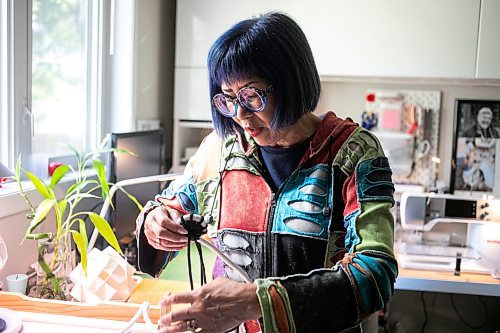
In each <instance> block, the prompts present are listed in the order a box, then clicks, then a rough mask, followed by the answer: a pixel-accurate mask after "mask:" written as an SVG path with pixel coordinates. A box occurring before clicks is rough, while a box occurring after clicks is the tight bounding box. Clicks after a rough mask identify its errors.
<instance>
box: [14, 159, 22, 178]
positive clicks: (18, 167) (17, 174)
mask: <svg viewBox="0 0 500 333" xmlns="http://www.w3.org/2000/svg"><path fill="white" fill-rule="evenodd" d="M15 177H16V180H17V181H20V180H21V155H19V157H18V158H17V162H16V170H15Z"/></svg>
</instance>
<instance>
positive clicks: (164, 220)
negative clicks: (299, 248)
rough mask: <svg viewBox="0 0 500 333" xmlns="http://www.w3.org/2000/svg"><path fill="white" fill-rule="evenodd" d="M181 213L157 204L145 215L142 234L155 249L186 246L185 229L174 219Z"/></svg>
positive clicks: (175, 248) (180, 248)
mask: <svg viewBox="0 0 500 333" xmlns="http://www.w3.org/2000/svg"><path fill="white" fill-rule="evenodd" d="M181 215H182V214H181V213H180V212H178V211H177V210H175V209H171V208H166V207H165V206H158V207H156V208H155V209H153V210H151V211H150V212H149V213H148V214H147V215H146V220H145V221H144V235H145V236H146V238H147V240H148V243H149V244H150V245H151V246H152V247H154V248H155V249H157V250H164V251H179V250H182V249H183V248H185V247H186V244H187V240H188V239H187V231H186V229H184V227H183V226H181V225H180V224H179V223H177V222H176V221H177V220H178V219H179V218H180V217H181Z"/></svg>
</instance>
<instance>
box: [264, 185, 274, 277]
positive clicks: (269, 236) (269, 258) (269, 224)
mask: <svg viewBox="0 0 500 333" xmlns="http://www.w3.org/2000/svg"><path fill="white" fill-rule="evenodd" d="M275 210H276V193H271V205H270V208H269V219H268V220H267V231H266V236H267V237H266V269H265V272H264V277H270V276H272V273H273V272H272V270H273V256H272V250H273V244H272V242H273V239H272V238H273V237H272V233H271V231H272V226H273V221H274V212H275Z"/></svg>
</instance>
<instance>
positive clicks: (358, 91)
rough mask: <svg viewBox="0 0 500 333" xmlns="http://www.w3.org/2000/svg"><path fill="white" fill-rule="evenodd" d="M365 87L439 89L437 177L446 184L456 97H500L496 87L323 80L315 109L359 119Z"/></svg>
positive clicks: (448, 174) (362, 108)
mask: <svg viewBox="0 0 500 333" xmlns="http://www.w3.org/2000/svg"><path fill="white" fill-rule="evenodd" d="M368 89H388V90H398V89H401V90H439V91H441V126H440V140H439V157H440V158H441V166H440V170H439V179H440V180H442V181H443V182H444V184H449V180H450V170H451V154H452V140H453V132H454V128H453V116H454V112H455V110H454V103H455V99H456V98H470V99H497V100H500V87H499V86H497V87H493V86H473V85H472V83H470V85H446V84H442V85H441V84H440V85H437V84H423V83H404V84H400V83H365V82H361V83H360V82H349V83H343V82H323V83H322V92H321V98H320V102H319V105H318V110H321V111H322V112H323V111H335V112H336V113H337V115H338V116H340V117H342V118H345V117H351V118H352V119H353V120H354V121H356V122H359V121H360V115H361V112H363V110H364V108H365V95H366V91H367V90H368Z"/></svg>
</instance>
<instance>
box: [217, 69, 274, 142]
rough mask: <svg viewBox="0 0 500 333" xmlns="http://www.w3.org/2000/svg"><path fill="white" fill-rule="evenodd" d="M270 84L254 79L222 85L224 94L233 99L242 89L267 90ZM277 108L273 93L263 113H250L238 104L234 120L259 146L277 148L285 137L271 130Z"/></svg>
mask: <svg viewBox="0 0 500 333" xmlns="http://www.w3.org/2000/svg"><path fill="white" fill-rule="evenodd" d="M268 86H269V83H268V82H266V81H264V80H262V79H259V78H257V77H252V78H250V79H248V80H243V81H238V82H234V83H231V84H226V83H224V84H222V85H221V88H222V92H223V93H224V94H226V95H229V96H231V97H233V98H235V97H236V95H237V94H238V92H239V91H240V89H241V88H244V87H254V88H258V89H261V90H265V89H266V88H267V87H268ZM275 108H276V98H275V95H274V93H273V92H270V93H269V94H268V95H267V97H266V105H265V107H264V109H263V110H262V111H261V112H252V111H248V110H247V109H246V108H245V107H244V106H242V105H240V104H238V111H237V113H236V115H235V116H234V117H233V120H234V121H235V122H236V123H238V125H240V126H241V128H243V130H245V131H246V132H247V133H248V134H250V136H252V138H253V139H254V140H255V142H256V143H257V144H258V145H259V146H277V145H279V142H278V141H279V140H280V139H281V138H282V137H283V136H282V133H280V131H278V130H273V129H272V128H271V122H272V119H273V114H274V110H275Z"/></svg>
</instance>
